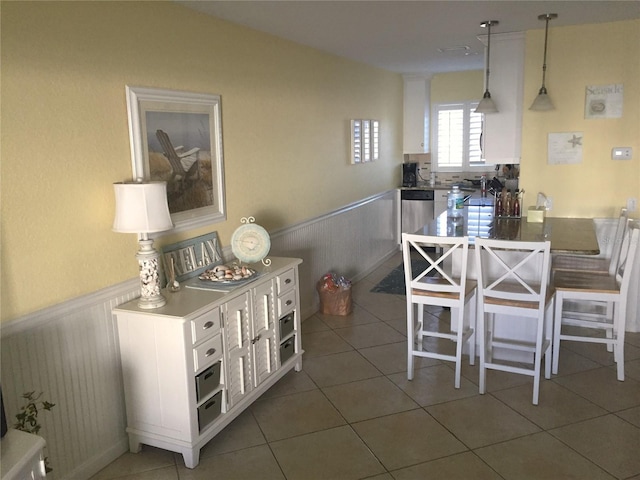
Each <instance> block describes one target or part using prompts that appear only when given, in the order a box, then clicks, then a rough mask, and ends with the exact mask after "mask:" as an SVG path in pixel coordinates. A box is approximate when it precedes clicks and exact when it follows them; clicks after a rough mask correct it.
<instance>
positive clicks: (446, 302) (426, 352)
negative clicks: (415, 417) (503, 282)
mask: <svg viewBox="0 0 640 480" xmlns="http://www.w3.org/2000/svg"><path fill="white" fill-rule="evenodd" d="M468 254H469V239H468V237H452V238H447V237H436V236H426V235H413V234H408V233H403V234H402V257H403V262H404V274H405V285H406V297H407V299H406V301H407V378H408V379H409V380H412V379H413V373H414V358H415V357H425V358H435V359H438V360H445V361H450V362H455V377H454V386H455V388H460V375H461V370H462V350H463V346H464V344H465V343H467V342H468V344H469V363H470V364H471V365H473V364H474V363H475V337H474V335H473V334H474V331H475V306H476V301H475V294H476V282H475V281H474V280H467V258H468ZM454 256H459V262H460V263H459V264H460V265H461V271H460V272H452V269H451V265H452V262H451V260H452V259H453V258H454ZM456 263H457V261H456ZM426 305H434V306H440V307H449V308H450V309H451V322H450V325H448V326H446V327H444V328H438V327H439V325H438V326H433V322H425V314H424V308H425V306H426ZM467 309H468V310H469V313H468V314H466V312H465V311H466V310H467ZM416 310H417V319H416V318H415V311H416ZM438 323H439V322H438ZM430 327H431V328H430ZM429 337H431V338H436V339H448V340H451V341H453V342H455V354H454V355H450V354H447V353H445V352H443V351H437V350H438V349H437V348H434V349H427V348H426V346H425V339H428V338H429Z"/></svg>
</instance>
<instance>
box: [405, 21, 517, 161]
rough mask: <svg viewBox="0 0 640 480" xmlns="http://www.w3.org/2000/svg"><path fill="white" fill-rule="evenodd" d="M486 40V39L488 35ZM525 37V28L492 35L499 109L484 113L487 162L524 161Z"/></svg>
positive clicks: (492, 79)
mask: <svg viewBox="0 0 640 480" xmlns="http://www.w3.org/2000/svg"><path fill="white" fill-rule="evenodd" d="M482 41H483V42H485V43H486V37H483V39H482ZM524 41H525V38H524V33H522V32H517V33H504V34H492V35H491V58H490V62H491V63H490V66H489V68H490V72H489V74H490V76H489V91H490V92H491V98H493V100H494V101H495V103H496V106H497V108H498V113H487V114H485V116H484V119H485V120H484V130H483V137H484V138H483V140H484V158H485V161H486V162H487V163H494V164H495V163H500V164H504V163H520V156H521V145H522V101H523V82H524ZM405 108H406V107H405Z"/></svg>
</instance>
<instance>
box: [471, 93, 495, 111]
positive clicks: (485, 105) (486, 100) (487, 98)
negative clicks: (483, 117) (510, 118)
mask: <svg viewBox="0 0 640 480" xmlns="http://www.w3.org/2000/svg"><path fill="white" fill-rule="evenodd" d="M497 112H498V107H496V104H495V102H494V101H493V99H492V98H491V95H490V94H489V92H485V94H484V97H483V98H482V100H480V103H478V106H477V107H476V109H475V113H497Z"/></svg>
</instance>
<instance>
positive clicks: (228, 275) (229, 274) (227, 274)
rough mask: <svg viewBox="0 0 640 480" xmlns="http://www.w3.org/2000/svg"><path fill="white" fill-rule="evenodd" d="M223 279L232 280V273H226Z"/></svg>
mask: <svg viewBox="0 0 640 480" xmlns="http://www.w3.org/2000/svg"><path fill="white" fill-rule="evenodd" d="M224 278H225V279H227V280H232V279H233V274H232V273H226V272H225V274H224Z"/></svg>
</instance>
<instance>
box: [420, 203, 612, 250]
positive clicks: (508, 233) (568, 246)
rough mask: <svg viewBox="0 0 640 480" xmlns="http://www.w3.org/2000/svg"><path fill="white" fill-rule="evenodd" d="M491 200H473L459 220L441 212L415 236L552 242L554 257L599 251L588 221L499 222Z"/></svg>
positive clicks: (566, 219)
mask: <svg viewBox="0 0 640 480" xmlns="http://www.w3.org/2000/svg"><path fill="white" fill-rule="evenodd" d="M487 200H489V202H490V201H491V198H484V199H472V200H471V202H472V204H471V205H470V206H465V207H464V209H463V213H462V216H460V217H456V218H451V217H448V216H447V213H446V212H444V213H442V214H441V215H439V216H438V217H437V218H436V219H434V220H433V221H431V222H429V223H428V224H427V225H425V226H424V227H423V228H421V229H420V230H419V231H418V232H416V233H418V234H420V235H436V236H439V237H461V236H465V235H466V236H468V237H469V239H470V241H471V243H473V239H474V238H475V237H482V238H496V239H500V240H520V241H528V242H539V241H542V240H550V241H551V251H552V252H553V253H572V254H581V255H598V254H599V253H600V247H599V246H598V239H597V237H596V230H595V225H594V223H593V219H591V218H554V217H547V218H545V220H544V222H542V223H529V222H527V218H526V217H523V218H501V217H494V216H493V207H492V206H491V204H490V203H489V202H487Z"/></svg>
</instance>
